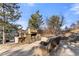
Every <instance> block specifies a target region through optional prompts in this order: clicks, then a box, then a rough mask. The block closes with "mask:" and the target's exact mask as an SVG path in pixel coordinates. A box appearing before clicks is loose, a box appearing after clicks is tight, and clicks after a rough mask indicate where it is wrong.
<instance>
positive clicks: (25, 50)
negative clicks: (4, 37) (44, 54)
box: [0, 41, 79, 56]
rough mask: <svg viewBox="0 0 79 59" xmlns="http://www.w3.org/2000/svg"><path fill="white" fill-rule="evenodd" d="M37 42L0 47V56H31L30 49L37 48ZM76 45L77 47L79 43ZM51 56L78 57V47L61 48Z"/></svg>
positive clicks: (9, 44)
mask: <svg viewBox="0 0 79 59" xmlns="http://www.w3.org/2000/svg"><path fill="white" fill-rule="evenodd" d="M39 42H40V41H36V42H34V43H32V44H14V43H8V44H4V45H0V56H32V50H33V49H32V47H34V46H38V45H39ZM76 45H79V43H77V44H76ZM64 46H65V45H64ZM66 46H67V45H66ZM52 56H79V47H78V46H74V45H71V46H67V47H62V46H61V47H60V48H59V49H58V50H57V51H56V52H55V55H53V54H52Z"/></svg>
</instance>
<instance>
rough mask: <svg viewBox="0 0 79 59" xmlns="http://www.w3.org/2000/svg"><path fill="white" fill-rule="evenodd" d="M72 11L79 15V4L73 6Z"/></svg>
mask: <svg viewBox="0 0 79 59" xmlns="http://www.w3.org/2000/svg"><path fill="white" fill-rule="evenodd" d="M70 11H73V12H74V13H75V14H79V4H72V6H71V8H70Z"/></svg>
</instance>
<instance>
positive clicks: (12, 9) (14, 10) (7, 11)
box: [0, 3, 21, 44]
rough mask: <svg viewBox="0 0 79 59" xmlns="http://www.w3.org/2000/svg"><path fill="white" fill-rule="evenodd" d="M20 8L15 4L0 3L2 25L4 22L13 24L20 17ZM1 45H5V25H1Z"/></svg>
mask: <svg viewBox="0 0 79 59" xmlns="http://www.w3.org/2000/svg"><path fill="white" fill-rule="evenodd" d="M19 8H20V6H19V5H18V4H16V3H0V19H2V21H3V22H4V23H6V22H14V21H16V20H18V19H19V18H20V17H21V14H20V11H19ZM2 27H3V44H4V43H5V27H6V25H5V24H3V25H2Z"/></svg>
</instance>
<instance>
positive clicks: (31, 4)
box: [27, 3, 35, 7]
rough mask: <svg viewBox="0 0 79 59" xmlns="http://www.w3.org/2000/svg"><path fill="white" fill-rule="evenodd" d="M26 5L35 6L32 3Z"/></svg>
mask: <svg viewBox="0 0 79 59" xmlns="http://www.w3.org/2000/svg"><path fill="white" fill-rule="evenodd" d="M27 5H28V6H31V7H33V6H34V5H35V4H34V3H27Z"/></svg>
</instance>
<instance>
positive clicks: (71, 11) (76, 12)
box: [16, 3, 79, 29]
mask: <svg viewBox="0 0 79 59" xmlns="http://www.w3.org/2000/svg"><path fill="white" fill-rule="evenodd" d="M20 10H21V12H22V17H21V18H20V19H19V20H18V21H17V22H16V23H17V24H20V25H22V26H23V29H26V28H27V26H28V20H29V19H30V16H31V14H33V13H35V12H36V11H37V10H39V11H40V14H42V16H43V20H44V21H46V18H48V17H51V16H52V15H63V16H64V17H65V19H64V20H65V24H64V26H63V27H65V26H69V25H70V24H72V23H75V22H76V21H77V20H79V4H77V3H76V4H74V3H73V4H72V3H22V4H20Z"/></svg>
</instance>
